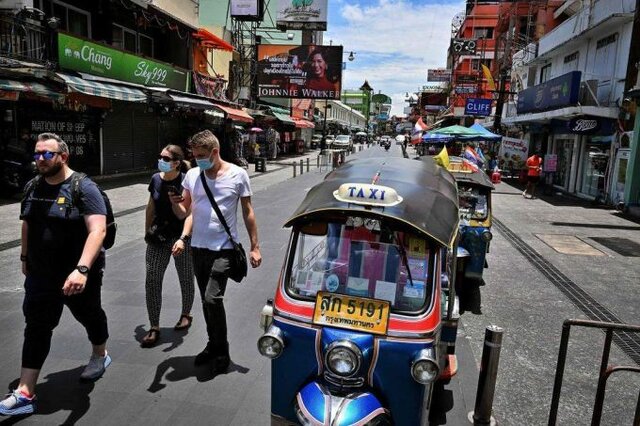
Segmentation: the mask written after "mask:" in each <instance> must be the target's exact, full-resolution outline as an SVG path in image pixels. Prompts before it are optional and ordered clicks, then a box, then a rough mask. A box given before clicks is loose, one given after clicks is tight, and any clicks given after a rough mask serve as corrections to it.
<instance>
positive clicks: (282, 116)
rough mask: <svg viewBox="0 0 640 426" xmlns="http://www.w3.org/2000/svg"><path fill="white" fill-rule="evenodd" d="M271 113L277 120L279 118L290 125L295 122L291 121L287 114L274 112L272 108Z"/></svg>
mask: <svg viewBox="0 0 640 426" xmlns="http://www.w3.org/2000/svg"><path fill="white" fill-rule="evenodd" d="M271 113H272V114H273V115H274V117H276V118H277V119H278V120H280V121H281V122H283V123H284V124H288V125H290V126H295V125H296V122H295V121H293V117H291V116H290V115H289V114H282V113H280V112H275V111H273V110H272V111H271Z"/></svg>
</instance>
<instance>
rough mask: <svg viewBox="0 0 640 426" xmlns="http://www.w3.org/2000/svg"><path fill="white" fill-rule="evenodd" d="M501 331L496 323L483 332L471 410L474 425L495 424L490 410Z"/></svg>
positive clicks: (500, 344) (494, 387)
mask: <svg viewBox="0 0 640 426" xmlns="http://www.w3.org/2000/svg"><path fill="white" fill-rule="evenodd" d="M503 333H504V329H503V328H502V327H498V326H496V325H490V326H488V327H487V328H486V329H485V332H484V348H483V349H482V361H481V364H480V374H479V375H478V392H477V393H476V404H475V407H474V410H473V424H474V425H490V424H495V420H494V419H493V418H492V417H491V410H492V408H493V395H494V393H495V390H496V377H497V375H498V362H499V361H500V348H501V347H502V334H503ZM470 414H471V413H470ZM492 420H493V421H492Z"/></svg>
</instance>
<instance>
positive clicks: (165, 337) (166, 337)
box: [134, 325, 188, 352]
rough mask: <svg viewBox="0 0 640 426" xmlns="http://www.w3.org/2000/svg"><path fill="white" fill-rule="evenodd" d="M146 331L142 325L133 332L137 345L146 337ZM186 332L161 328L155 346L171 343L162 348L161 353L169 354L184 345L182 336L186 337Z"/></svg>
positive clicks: (171, 328)
mask: <svg viewBox="0 0 640 426" xmlns="http://www.w3.org/2000/svg"><path fill="white" fill-rule="evenodd" d="M147 331H148V330H146V329H145V328H144V326H143V325H139V326H137V327H136V329H135V330H134V333H135V335H134V338H135V339H136V341H137V342H138V343H142V339H143V338H144V336H146V335H147ZM187 333H188V330H174V329H173V327H161V328H160V337H159V338H158V343H156V346H158V345H161V344H163V343H171V345H169V346H168V347H166V348H164V349H163V350H162V352H171V351H172V350H174V349H175V348H177V347H178V346H180V345H181V344H183V343H184V336H186V335H187Z"/></svg>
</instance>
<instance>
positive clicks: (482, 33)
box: [473, 28, 493, 38]
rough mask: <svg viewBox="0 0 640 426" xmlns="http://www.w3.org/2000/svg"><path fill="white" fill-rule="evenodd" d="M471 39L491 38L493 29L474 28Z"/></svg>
mask: <svg viewBox="0 0 640 426" xmlns="http://www.w3.org/2000/svg"><path fill="white" fill-rule="evenodd" d="M473 38H493V28H474V29H473Z"/></svg>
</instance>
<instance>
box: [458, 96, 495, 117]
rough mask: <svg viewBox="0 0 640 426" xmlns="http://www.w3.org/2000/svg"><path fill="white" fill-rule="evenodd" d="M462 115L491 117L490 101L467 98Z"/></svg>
mask: <svg viewBox="0 0 640 426" xmlns="http://www.w3.org/2000/svg"><path fill="white" fill-rule="evenodd" d="M464 115H479V116H483V117H486V116H488V115H491V99H480V98H468V99H467V103H466V104H465V105H464Z"/></svg>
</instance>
